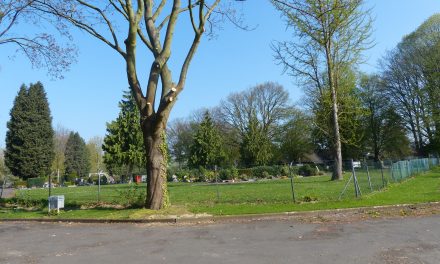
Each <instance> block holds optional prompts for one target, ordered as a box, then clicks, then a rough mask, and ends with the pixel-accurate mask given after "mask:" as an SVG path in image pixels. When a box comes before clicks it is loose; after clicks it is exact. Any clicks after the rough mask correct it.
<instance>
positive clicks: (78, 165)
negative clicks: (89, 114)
mask: <svg viewBox="0 0 440 264" xmlns="http://www.w3.org/2000/svg"><path fill="white" fill-rule="evenodd" d="M64 155H65V161H64V167H65V171H66V175H67V176H71V175H72V176H75V177H85V176H87V174H88V173H89V171H90V157H89V155H90V154H89V151H88V149H87V146H86V143H85V141H84V139H82V138H81V136H80V135H79V133H78V132H76V133H74V132H70V135H69V139H67V143H66V152H65V154H64Z"/></svg>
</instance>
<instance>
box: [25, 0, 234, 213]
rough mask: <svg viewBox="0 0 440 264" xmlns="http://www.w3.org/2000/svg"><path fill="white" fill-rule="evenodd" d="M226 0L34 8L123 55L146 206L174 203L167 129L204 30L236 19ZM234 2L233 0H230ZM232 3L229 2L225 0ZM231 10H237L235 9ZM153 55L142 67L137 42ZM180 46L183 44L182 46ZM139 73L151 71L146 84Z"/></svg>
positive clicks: (40, 3) (60, 0) (62, 1)
mask: <svg viewBox="0 0 440 264" xmlns="http://www.w3.org/2000/svg"><path fill="white" fill-rule="evenodd" d="M220 2H221V0H188V1H186V2H183V3H182V1H181V0H172V1H171V0H170V1H168V0H160V1H154V0H137V1H132V0H106V1H94V0H35V1H33V4H32V6H33V8H35V9H36V10H39V11H40V12H41V13H42V14H44V15H45V17H51V16H52V17H55V18H54V19H53V22H54V23H57V22H61V23H63V24H66V23H67V24H70V25H73V26H75V27H77V28H80V29H81V30H83V31H84V32H86V33H88V34H89V35H90V36H92V37H94V38H96V39H98V40H100V41H102V42H103V43H105V44H106V45H107V46H108V47H110V48H111V49H113V50H114V51H115V52H116V53H118V54H119V55H121V58H122V59H123V61H124V63H125V65H126V73H127V80H128V84H129V87H130V89H131V90H132V91H133V94H134V96H135V100H136V103H137V105H138V108H139V111H140V113H141V127H142V131H143V137H144V145H145V148H146V153H147V164H146V167H147V175H148V184H147V186H148V187H147V197H146V206H147V207H148V208H150V209H161V208H163V207H165V206H167V205H168V204H169V200H168V195H167V184H166V168H167V160H166V157H167V154H166V147H165V144H166V143H165V129H166V125H167V122H168V118H169V115H170V112H171V109H172V108H173V106H174V104H175V102H176V98H177V97H178V95H179V94H180V93H181V92H182V91H183V89H184V87H185V83H186V77H187V75H188V70H189V67H190V64H191V61H192V59H193V57H194V55H195V54H196V51H197V48H198V47H199V44H200V41H201V39H202V36H203V35H204V34H205V32H207V31H209V30H210V29H211V28H212V27H213V26H214V25H215V23H216V22H217V21H218V20H219V19H233V16H234V13H229V12H227V10H222V9H219V7H220ZM231 2H232V1H231ZM226 8H227V6H226ZM183 14H184V15H183ZM231 14H232V15H231ZM180 17H184V18H187V19H188V22H189V23H187V24H188V25H189V26H190V28H191V30H192V33H193V34H192V40H191V41H190V44H189V46H188V47H187V52H186V56H185V59H184V61H183V63H182V64H181V68H180V71H179V72H178V73H177V75H174V74H173V72H172V71H171V69H170V67H169V62H170V61H171V60H172V59H173V57H172V50H173V48H172V47H173V44H174V43H173V40H174V34H175V31H176V28H177V25H178V24H179V23H180V22H178V21H179V18H180ZM139 46H142V47H144V48H146V50H148V51H149V53H150V54H151V55H152V60H151V64H150V65H151V66H150V68H149V70H147V72H146V73H140V70H141V69H140V68H139V67H138V64H137V61H138V60H141V59H142V57H141V56H142V55H141V54H142V53H139V52H138V47H139ZM179 48H181V49H183V47H182V46H180V47H179ZM139 75H146V76H148V81H147V83H146V84H145V85H142V84H141V82H140V80H139Z"/></svg>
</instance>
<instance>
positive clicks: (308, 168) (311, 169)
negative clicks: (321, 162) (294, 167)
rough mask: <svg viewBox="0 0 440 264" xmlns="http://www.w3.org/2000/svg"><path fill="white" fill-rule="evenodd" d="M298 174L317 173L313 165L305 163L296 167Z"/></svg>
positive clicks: (309, 174)
mask: <svg viewBox="0 0 440 264" xmlns="http://www.w3.org/2000/svg"><path fill="white" fill-rule="evenodd" d="M298 174H299V175H302V176H306V177H307V176H314V175H317V174H318V170H317V169H316V168H315V167H312V166H310V165H309V164H306V165H304V166H301V167H299V168H298Z"/></svg>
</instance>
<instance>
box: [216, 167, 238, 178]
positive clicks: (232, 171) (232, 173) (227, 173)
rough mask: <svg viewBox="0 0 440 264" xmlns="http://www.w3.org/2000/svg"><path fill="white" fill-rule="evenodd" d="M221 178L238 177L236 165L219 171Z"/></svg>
mask: <svg viewBox="0 0 440 264" xmlns="http://www.w3.org/2000/svg"><path fill="white" fill-rule="evenodd" d="M218 176H219V178H220V179H221V180H233V179H236V178H238V170H237V168H235V167H231V168H228V169H222V170H220V171H219V175H218Z"/></svg>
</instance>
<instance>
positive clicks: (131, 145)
mask: <svg viewBox="0 0 440 264" xmlns="http://www.w3.org/2000/svg"><path fill="white" fill-rule="evenodd" d="M119 109H120V110H119V115H118V117H117V118H116V120H114V121H112V122H110V123H107V134H106V135H105V137H104V144H103V146H102V149H103V150H104V152H105V153H104V163H105V165H106V167H107V169H108V170H109V171H110V173H112V174H126V175H131V174H132V172H133V170H134V169H136V168H137V169H140V168H144V166H145V164H146V158H145V150H144V145H143V142H144V141H143V136H142V131H141V127H140V114H139V110H138V108H137V105H136V102H135V101H134V97H133V96H132V94H131V92H130V91H125V92H124V94H123V96H122V100H121V101H120V102H119Z"/></svg>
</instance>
